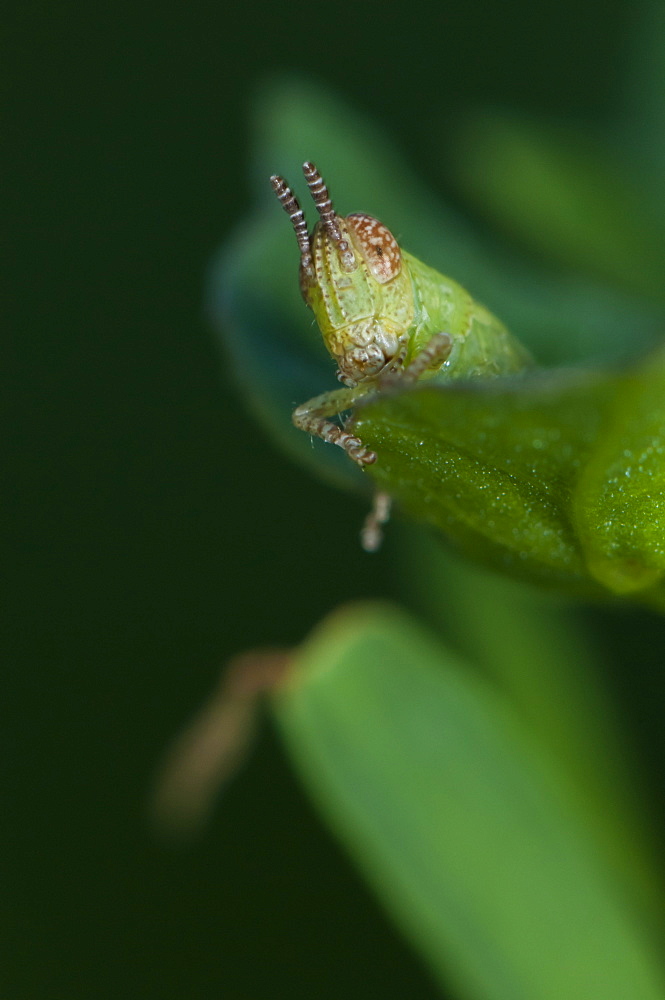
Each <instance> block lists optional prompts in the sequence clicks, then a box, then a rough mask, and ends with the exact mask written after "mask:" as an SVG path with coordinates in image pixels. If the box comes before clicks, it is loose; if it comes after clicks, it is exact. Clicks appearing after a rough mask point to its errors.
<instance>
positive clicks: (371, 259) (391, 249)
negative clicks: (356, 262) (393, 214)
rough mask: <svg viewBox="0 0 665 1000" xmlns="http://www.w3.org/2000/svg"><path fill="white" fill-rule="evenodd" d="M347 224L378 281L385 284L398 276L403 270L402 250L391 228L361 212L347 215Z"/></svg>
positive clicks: (352, 237)
mask: <svg viewBox="0 0 665 1000" xmlns="http://www.w3.org/2000/svg"><path fill="white" fill-rule="evenodd" d="M346 225H347V227H348V230H349V234H350V236H351V239H352V240H353V242H354V243H355V245H356V247H357V249H358V250H359V251H360V252H361V254H362V255H363V258H364V260H365V263H366V264H367V266H368V268H369V269H370V272H371V274H372V276H373V277H374V278H375V279H376V281H378V282H379V284H381V285H385V284H386V282H387V281H392V279H393V278H396V277H397V275H398V274H399V272H400V271H401V270H402V252H401V250H400V248H399V246H398V243H397V240H396V239H395V237H394V236H393V234H392V233H391V232H390V230H389V229H387V228H386V227H385V226H384V225H383V223H382V222H379V220H378V219H374V218H372V216H371V215H363V214H362V213H360V212H358V213H356V214H354V215H347V217H346Z"/></svg>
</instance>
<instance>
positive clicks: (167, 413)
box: [0, 0, 662, 1000]
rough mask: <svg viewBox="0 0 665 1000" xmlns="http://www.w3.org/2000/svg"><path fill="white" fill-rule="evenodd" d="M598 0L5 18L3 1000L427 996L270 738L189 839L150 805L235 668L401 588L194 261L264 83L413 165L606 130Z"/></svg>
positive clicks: (236, 198) (26, 10)
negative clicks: (369, 549)
mask: <svg viewBox="0 0 665 1000" xmlns="http://www.w3.org/2000/svg"><path fill="white" fill-rule="evenodd" d="M598 12H599V8H598V6H597V5H594V4H590V5H588V9H585V8H584V7H581V6H580V4H579V2H577V0H575V2H573V0H565V2H562V0H547V2H545V3H541V4H537V5H536V4H533V2H532V0H510V2H508V3H495V2H491V0H483V2H477V3H467V4H464V5H462V4H457V3H449V4H446V3H442V4H437V5H432V4H431V2H430V0H415V2H411V3H409V4H407V5H402V4H398V3H394V2H393V3H384V4H382V5H381V6H379V5H368V4H363V3H360V4H359V3H357V2H351V0H341V2H338V3H336V4H334V5H333V4H331V5H327V6H321V7H320V8H319V7H317V6H315V5H313V4H307V5H306V4H291V5H288V6H286V5H280V4H273V3H271V4H268V3H262V4H260V5H254V6H252V5H239V6H238V7H229V6H228V5H226V4H222V3H217V4H202V3H199V2H194V3H189V4H181V5H178V6H177V7H175V6H174V7H160V6H158V5H154V6H150V5H147V4H139V5H138V6H137V5H135V4H129V3H125V4H124V5H123V4H114V5H107V4H104V3H97V4H89V5H83V4H72V3H67V2H63V3H60V4H58V5H53V4H50V5H46V4H40V3H36V2H28V3H24V4H22V5H21V6H20V9H19V10H15V11H14V13H13V14H12V16H11V18H10V19H9V20H10V22H11V23H10V25H9V31H8V30H7V23H5V30H4V36H5V44H6V47H7V51H6V53H5V55H4V56H3V59H2V64H3V77H4V81H5V85H6V86H5V101H4V104H5V120H4V125H3V129H2V135H3V140H4V142H3V145H4V147H5V151H6V153H8V160H9V172H8V179H7V185H6V189H5V190H6V211H5V214H6V215H7V216H8V221H9V223H10V234H9V239H8V241H7V245H8V249H9V261H10V276H11V278H12V292H11V295H10V298H9V303H10V311H11V315H10V316H9V317H8V319H7V322H6V331H7V334H6V338H5V346H6V349H7V353H8V361H9V364H8V370H9V373H10V376H9V382H8V386H7V390H8V391H7V394H6V397H5V398H6V399H7V400H8V402H9V405H8V407H7V412H6V414H5V420H4V421H3V424H4V432H3V436H4V441H5V445H6V446H8V449H9V455H8V458H9V464H8V470H7V472H6V477H5V487H4V489H5V504H6V506H5V513H4V516H3V523H4V526H5V528H6V529H7V534H8V542H9V551H8V555H7V557H6V560H5V574H4V576H5V579H6V583H7V593H6V595H5V600H4V616H3V617H4V625H3V629H4V633H5V656H4V658H3V688H4V694H3V715H4V718H5V720H6V721H5V723H4V726H3V734H2V735H3V739H4V743H5V746H4V753H3V764H4V768H5V788H4V795H3V809H2V817H3V818H2V833H3V841H4V843H3V847H2V852H1V856H2V868H3V874H2V882H3V889H2V894H1V896H0V899H1V903H0V906H1V908H2V917H3V919H2V924H3V927H2V936H1V937H2V939H1V942H0V948H1V952H2V957H1V962H0V995H2V998H3V1000H65V998H66V1000H78V998H89V997H95V998H107V997H108V998H109V1000H110V998H114V1000H116V998H118V997H142V998H153V997H154V998H165V1000H166V998H174V1000H175V998H185V997H186V998H187V1000H197V998H202V1000H203V998H205V1000H208V998H211V1000H213V998H217V997H222V996H224V997H232V998H235V997H238V998H255V997H256V998H263V997H271V998H279V997H285V998H286V997H289V998H292V997H317V998H327V997H330V998H331V1000H332V998H339V997H349V998H356V997H357V998H360V997H365V996H366V995H379V996H382V997H393V996H394V997H405V996H409V997H413V998H417V997H422V998H426V997H433V996H435V995H437V994H436V992H435V989H434V987H433V985H432V984H431V982H430V980H429V978H428V976H427V973H426V972H425V971H423V970H422V969H421V967H420V964H419V962H418V960H417V959H416V958H415V957H414V956H413V955H412V954H411V952H410V951H409V950H408V948H407V947H406V945H403V944H402V943H401V942H400V940H399V939H398V938H397V936H396V934H395V933H394V932H393V931H392V929H391V927H390V926H389V925H388V923H387V921H386V919H385V918H384V917H383V915H382V913H381V912H380V911H379V909H378V907H377V906H376V904H375V903H374V902H373V900H372V899H371V898H370V897H369V896H368V895H367V894H366V892H365V890H364V888H363V886H362V885H361V883H360V881H359V879H358V878H357V876H356V875H355V873H354V872H353V871H352V869H351V868H350V867H348V866H347V863H346V861H345V859H344V858H343V856H342V855H341V852H340V851H339V849H338V848H337V846H336V845H335V844H334V843H333V842H332V840H331V839H330V837H329V836H328V834H327V833H326V832H325V830H323V828H322V827H321V826H320V825H319V822H318V820H317V819H316V818H315V816H314V815H313V812H312V811H311V809H310V807H309V805H308V804H307V802H306V801H305V800H304V799H303V797H302V794H301V792H300V790H299V788H298V787H297V785H296V783H295V781H294V779H293V778H292V776H291V774H290V771H289V768H288V765H287V764H286V762H285V761H284V758H283V756H282V752H281V749H280V747H279V745H278V744H277V742H276V740H275V739H274V737H273V735H272V734H271V733H270V731H269V730H267V729H265V730H264V732H263V735H262V737H261V739H260V741H259V745H258V747H257V751H256V753H255V755H254V757H253V758H252V760H251V762H250V764H249V766H248V768H247V770H246V771H245V772H244V773H243V775H242V777H241V778H240V779H238V780H237V781H236V782H235V783H233V784H232V786H231V787H230V788H229V789H228V791H227V793H226V795H225V797H224V798H223V800H222V801H221V802H220V805H219V807H218V808H217V810H216V812H215V815H214V819H213V822H212V824H211V825H210V827H209V828H208V829H207V830H206V832H205V833H204V834H203V835H202V837H201V838H200V839H199V840H197V841H195V842H193V843H191V844H188V845H185V846H184V847H178V848H174V847H168V846H165V845H163V844H160V843H158V842H157V841H156V839H155V838H154V837H153V835H152V834H151V832H150V830H149V828H148V826H147V824H146V822H145V820H144V804H145V797H146V794H147V789H148V787H149V784H150V779H151V776H152V773H153V770H154V767H155V765H156V762H157V761H158V759H159V756H160V752H161V750H162V748H163V747H164V746H165V745H166V744H167V743H168V741H169V739H170V737H171V736H172V735H173V734H174V733H175V732H177V731H178V729H179V728H180V727H181V726H182V724H183V723H184V722H185V721H186V719H187V718H188V716H189V715H190V714H191V713H192V712H193V711H194V710H195V709H196V708H197V707H198V705H199V704H200V703H201V702H202V701H203V700H204V699H205V697H206V696H207V694H208V693H209V692H210V690H211V689H212V687H213V686H214V684H215V683H216V679H217V676H218V673H219V669H220V666H221V664H223V662H224V661H225V659H227V658H228V657H229V656H230V655H232V654H233V653H235V652H237V651H239V650H242V649H245V648H249V647H252V646H256V645H261V644H266V643H287V644H288V643H293V642H296V641H298V640H299V639H300V638H301V637H302V636H303V635H304V634H305V633H306V632H307V631H308V629H309V628H310V627H311V626H312V625H313V623H314V622H315V621H316V620H317V619H319V618H320V617H321V616H322V615H323V614H324V613H325V612H326V611H327V610H329V609H330V608H332V607H333V606H334V605H336V604H337V603H338V602H340V601H341V600H344V599H348V598H350V597H356V596H366V595H378V594H385V593H396V592H397V591H398V589H399V581H393V580H391V578H390V563H389V561H388V556H387V555H381V556H378V557H376V558H369V557H367V556H366V555H365V554H363V553H362V552H361V551H360V549H359V546H358V544H357V528H358V525H359V522H360V519H361V517H362V513H363V505H362V503H361V502H360V500H354V499H353V498H348V497H346V496H343V495H338V494H335V493H334V492H333V491H331V490H328V489H327V488H324V487H323V486H321V485H319V484H317V483H316V482H313V481H311V480H310V479H309V478H308V477H307V476H306V475H305V474H304V473H302V472H301V471H300V470H299V469H298V468H295V467H293V466H291V465H290V464H289V462H288V460H287V459H285V458H283V457H282V456H281V455H280V454H278V453H276V452H275V451H274V450H273V449H272V448H271V447H270V445H269V444H268V443H267V442H266V439H265V438H264V435H263V433H262V431H261V430H260V429H259V428H258V427H257V426H255V425H254V424H253V423H252V422H251V421H250V420H249V418H248V417H247V416H246V415H245V412H244V410H243V404H242V401H241V400H240V399H239V398H238V396H237V394H236V392H235V389H234V387H233V385H232V383H231V381H230V379H229V378H228V376H227V373H226V372H225V371H224V368H223V363H222V360H221V357H220V354H219V353H218V350H217V348H216V345H215V343H214V341H213V338H212V335H211V333H210V332H209V330H208V329H207V327H206V325H205V322H204V318H203V305H202V302H203V287H204V273H205V269H206V265H207V263H208V261H209V259H210V257H211V255H212V254H213V252H214V251H215V249H216V247H217V246H218V244H219V243H220V241H222V240H224V238H225V237H226V236H227V235H228V234H229V233H230V232H231V231H232V229H233V227H235V226H237V225H238V223H239V221H240V220H241V218H242V217H243V215H244V213H245V212H246V210H247V209H248V207H249V204H250V193H249V190H248V183H247V171H248V158H249V133H248V125H247V122H248V117H249V107H250V103H251V97H252V93H253V90H254V88H255V87H256V85H257V84H258V83H259V82H261V81H265V79H266V77H267V76H269V75H270V73H274V72H279V71H283V70H287V71H291V72H292V71H294V70H302V71H304V72H306V73H308V74H314V75H315V76H317V77H318V78H319V79H320V80H321V81H324V82H328V83H330V84H332V85H334V86H335V87H336V88H337V89H338V90H339V91H340V92H341V93H342V95H343V96H345V97H346V98H347V99H351V100H353V101H355V102H356V103H357V104H358V105H360V106H362V107H363V108H365V109H366V110H367V111H369V112H370V113H373V114H374V115H375V116H376V117H377V119H379V120H381V121H382V122H383V123H384V124H385V125H386V126H387V127H388V128H389V130H390V131H391V132H392V133H393V134H394V135H395V136H396V138H397V139H398V141H399V143H400V144H401V146H402V147H403V149H404V150H405V151H406V152H407V153H408V154H409V155H410V156H411V158H412V160H413V161H414V162H416V163H417V164H418V166H419V169H420V171H421V173H422V175H423V176H426V175H428V174H429V170H428V165H427V162H426V161H425V158H426V156H427V154H428V152H429V151H431V150H434V149H439V148H440V147H441V146H442V145H445V132H444V128H445V114H446V113H447V112H449V111H453V112H456V113H457V112H463V111H464V109H465V108H466V107H469V106H472V105H474V104H477V103H481V104H483V103H485V102H492V103H499V104H506V105H512V106H515V107H518V108H522V109H526V110H529V111H531V112H535V113H536V114H539V113H543V114H553V115H557V116H559V117H563V118H566V119H572V120H574V121H581V122H585V121H588V122H590V123H597V122H599V121H602V120H603V118H604V117H606V116H608V115H609V114H610V112H611V110H612V108H613V105H614V103H615V101H616V96H617V90H618V86H619V80H620V75H621V71H622V69H623V62H624V59H625V44H626V38H627V37H628V35H629V32H630V29H631V27H632V21H633V18H634V16H635V15H634V10H633V8H632V5H630V4H628V3H627V2H614V3H606V4H603V5H602V23H601V24H599V23H598V22H597V16H598ZM4 20H5V22H7V17H6V16H5V18H4ZM294 169H296V167H295V166H294ZM429 179H430V181H432V180H434V178H432V177H430V178H429ZM295 280H296V275H295V271H294V281H295ZM388 549H389V546H388ZM388 554H389V553H388ZM632 621H633V624H634V619H633V620H632ZM644 628H654V629H655V630H656V631H657V626H655V625H652V624H651V623H650V620H648V619H647V618H646V616H645V624H644ZM661 648H662V647H661ZM654 666H655V662H654Z"/></svg>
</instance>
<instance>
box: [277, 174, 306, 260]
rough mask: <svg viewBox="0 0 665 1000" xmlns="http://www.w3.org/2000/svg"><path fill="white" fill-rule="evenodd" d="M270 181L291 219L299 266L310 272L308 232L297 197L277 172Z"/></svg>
mask: <svg viewBox="0 0 665 1000" xmlns="http://www.w3.org/2000/svg"><path fill="white" fill-rule="evenodd" d="M270 183H271V184H272V189H273V191H274V192H275V194H276V195H277V197H278V198H279V201H280V204H281V206H282V208H283V209H284V211H285V212H286V214H287V215H288V217H289V218H290V220H291V225H292V226H293V231H294V232H295V234H296V239H297V240H298V246H299V248H300V263H301V266H302V268H303V270H305V271H307V272H308V273H310V274H311V272H312V254H311V251H310V246H309V234H308V232H307V223H306V221H305V213H304V212H303V210H302V208H301V207H300V205H299V204H298V199H297V198H296V196H295V195H294V193H293V191H292V190H291V188H290V187H289V185H288V184H287V183H286V181H285V180H284V178H283V177H280V176H279V175H278V174H273V175H272V177H271V178H270Z"/></svg>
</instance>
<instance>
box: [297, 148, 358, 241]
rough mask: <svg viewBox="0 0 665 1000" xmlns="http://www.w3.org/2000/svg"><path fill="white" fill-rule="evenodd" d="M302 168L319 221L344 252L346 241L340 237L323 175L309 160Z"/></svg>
mask: <svg viewBox="0 0 665 1000" xmlns="http://www.w3.org/2000/svg"><path fill="white" fill-rule="evenodd" d="M302 170H303V173H304V175H305V180H306V181H307V186H308V187H309V190H310V192H311V195H312V198H313V199H314V204H315V205H316V210H317V212H318V213H319V216H320V218H321V222H322V223H323V225H324V226H325V227H326V229H327V230H328V235H329V236H330V237H331V239H333V240H334V241H335V243H339V249H340V250H341V251H342V253H344V251H345V250H348V243H347V242H346V240H343V239H342V233H341V232H340V228H339V226H338V225H337V216H336V215H335V210H334V208H333V205H332V199H331V197H330V194H329V193H328V188H327V187H326V185H325V181H324V180H323V177H322V176H321V174H320V173H319V171H318V170H317V169H316V167H315V166H314V164H313V163H311V162H310V161H309V160H307V161H306V162H305V163H303V165H302Z"/></svg>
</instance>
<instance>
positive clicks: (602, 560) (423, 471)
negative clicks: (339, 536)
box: [353, 355, 665, 600]
mask: <svg viewBox="0 0 665 1000" xmlns="http://www.w3.org/2000/svg"><path fill="white" fill-rule="evenodd" d="M663 356H665V355H656V356H655V358H653V359H651V360H650V361H649V363H648V364H647V365H644V366H642V367H640V368H639V369H635V370H634V371H629V372H612V371H606V372H602V373H601V372H599V371H584V370H578V371H574V370H569V371H558V372H536V373H531V374H529V375H525V376H521V377H514V378H502V379H496V380H491V381H480V380H467V381H466V382H464V383H463V384H460V383H459V382H456V383H455V384H449V385H447V386H444V385H442V384H432V383H426V384H424V385H420V386H417V387H415V388H414V389H412V390H410V391H407V392H403V393H399V392H396V393H391V394H388V393H383V394H381V395H378V396H375V397H372V399H371V400H370V401H368V402H367V404H366V405H360V406H359V407H358V409H357V410H356V415H355V418H354V421H353V428H354V432H355V433H357V434H359V435H360V437H361V438H362V439H363V441H364V442H365V443H366V444H367V445H369V446H370V447H371V448H372V449H373V450H374V451H376V453H377V455H378V461H377V462H376V464H375V465H374V466H372V467H370V470H369V474H370V475H371V477H372V478H373V480H374V481H375V482H376V484H377V486H378V487H379V488H380V489H382V490H385V491H387V492H388V493H390V494H391V495H392V496H394V497H395V498H396V499H397V500H398V501H399V502H400V503H401V504H402V506H403V508H404V509H405V510H406V511H407V512H408V513H409V514H410V515H411V516H413V517H416V518H417V519H418V520H420V521H424V522H425V523H427V524H431V525H433V526H435V527H437V528H438V529H439V530H440V531H442V532H443V533H444V534H445V535H446V537H447V538H449V539H451V540H452V541H453V542H454V543H455V544H456V545H457V546H458V547H459V548H460V549H461V550H463V551H464V552H466V553H467V554H470V555H472V556H474V557H475V558H478V559H480V560H481V561H483V562H485V563H486V564H488V565H490V566H492V567H493V568H496V569H499V570H502V571H505V572H509V573H510V574H511V575H513V576H517V577H521V578H524V579H529V580H532V581H535V582H538V583H541V584H545V585H551V586H556V587H563V588H564V589H565V590H566V591H567V592H568V593H581V594H587V595H589V596H593V595H596V596H598V595H600V594H602V592H603V588H607V589H608V590H609V591H611V592H613V593H618V594H626V593H630V592H633V591H645V596H646V599H647V600H649V599H650V588H652V586H653V585H655V584H656V583H657V581H658V580H659V579H660V578H661V577H662V574H663V571H664V570H665V563H664V562H663V542H662V539H663V537H664V536H665V505H664V504H663V475H664V471H663V470H664V469H665V455H663V452H662V434H663V427H664V426H665V366H664V365H663V360H662V357H663ZM640 387H642V388H640ZM642 392H643V393H644V395H643V396H640V393H642ZM637 400H640V405H639V406H637ZM628 414H632V416H631V418H630V419H628ZM649 449H650V451H649ZM647 451H648V453H649V456H650V458H649V460H648V461H647V459H646V458H645V457H644V455H646V454H647ZM627 481H630V483H631V488H630V489H629V488H627V487H626V486H625V483H626V482H627ZM606 593H607V591H606Z"/></svg>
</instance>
